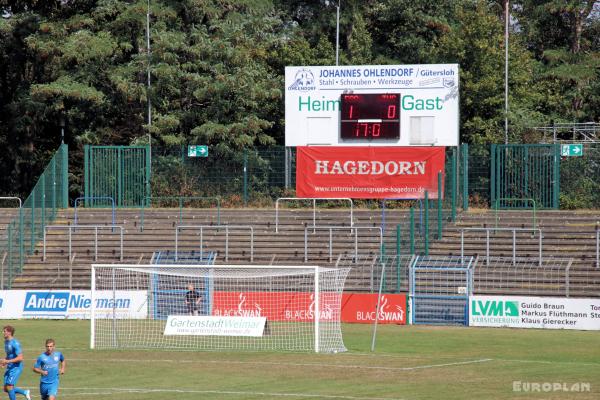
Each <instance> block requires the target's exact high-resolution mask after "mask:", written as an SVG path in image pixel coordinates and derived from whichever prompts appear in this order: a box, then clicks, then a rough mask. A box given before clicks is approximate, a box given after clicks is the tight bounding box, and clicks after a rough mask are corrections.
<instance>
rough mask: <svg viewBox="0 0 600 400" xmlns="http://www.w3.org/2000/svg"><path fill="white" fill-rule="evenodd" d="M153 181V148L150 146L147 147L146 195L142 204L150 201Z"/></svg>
mask: <svg viewBox="0 0 600 400" xmlns="http://www.w3.org/2000/svg"><path fill="white" fill-rule="evenodd" d="M151 181H152V148H151V147H150V144H149V145H148V146H146V195H145V196H144V198H143V199H142V203H144V202H145V201H146V200H148V201H150V196H152V190H151V187H150V182H151Z"/></svg>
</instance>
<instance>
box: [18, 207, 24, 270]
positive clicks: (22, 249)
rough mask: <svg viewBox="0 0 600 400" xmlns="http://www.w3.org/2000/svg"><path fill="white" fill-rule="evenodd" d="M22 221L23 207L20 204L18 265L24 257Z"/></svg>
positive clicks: (20, 264)
mask: <svg viewBox="0 0 600 400" xmlns="http://www.w3.org/2000/svg"><path fill="white" fill-rule="evenodd" d="M23 223H24V220H23V207H22V206H21V207H19V266H22V265H23V262H24V257H25V255H24V253H25V237H24V235H25V229H24V228H23ZM19 268H20V267H19Z"/></svg>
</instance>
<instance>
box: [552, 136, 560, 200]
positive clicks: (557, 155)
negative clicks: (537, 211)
mask: <svg viewBox="0 0 600 400" xmlns="http://www.w3.org/2000/svg"><path fill="white" fill-rule="evenodd" d="M559 193H560V144H555V145H554V191H553V193H552V208H554V209H558V208H559V207H560V204H559V196H558V195H559Z"/></svg>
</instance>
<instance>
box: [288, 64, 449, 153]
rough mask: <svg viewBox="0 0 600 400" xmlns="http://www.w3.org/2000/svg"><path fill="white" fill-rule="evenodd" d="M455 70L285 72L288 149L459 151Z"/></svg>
mask: <svg viewBox="0 0 600 400" xmlns="http://www.w3.org/2000/svg"><path fill="white" fill-rule="evenodd" d="M458 73H459V70H458V64H429V65H346V66H301V67H300V66H299V67H286V68H285V145H286V146H336V145H337V146H457V145H458V140H459V131H458V124H459V96H458V94H459V90H458V89H459V88H458V86H459V75H458Z"/></svg>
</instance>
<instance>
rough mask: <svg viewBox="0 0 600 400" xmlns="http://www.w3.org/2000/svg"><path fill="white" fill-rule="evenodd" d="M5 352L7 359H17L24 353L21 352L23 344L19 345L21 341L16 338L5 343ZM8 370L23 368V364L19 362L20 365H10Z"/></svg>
mask: <svg viewBox="0 0 600 400" xmlns="http://www.w3.org/2000/svg"><path fill="white" fill-rule="evenodd" d="M4 351H6V358H7V359H9V360H12V359H13V358H17V356H18V355H19V354H21V353H22V352H23V351H22V350H21V343H19V341H18V340H17V339H15V338H12V339H10V340H5V341H4ZM6 368H7V369H13V368H23V362H22V361H19V362H18V363H10V364H8V365H7V366H6Z"/></svg>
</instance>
